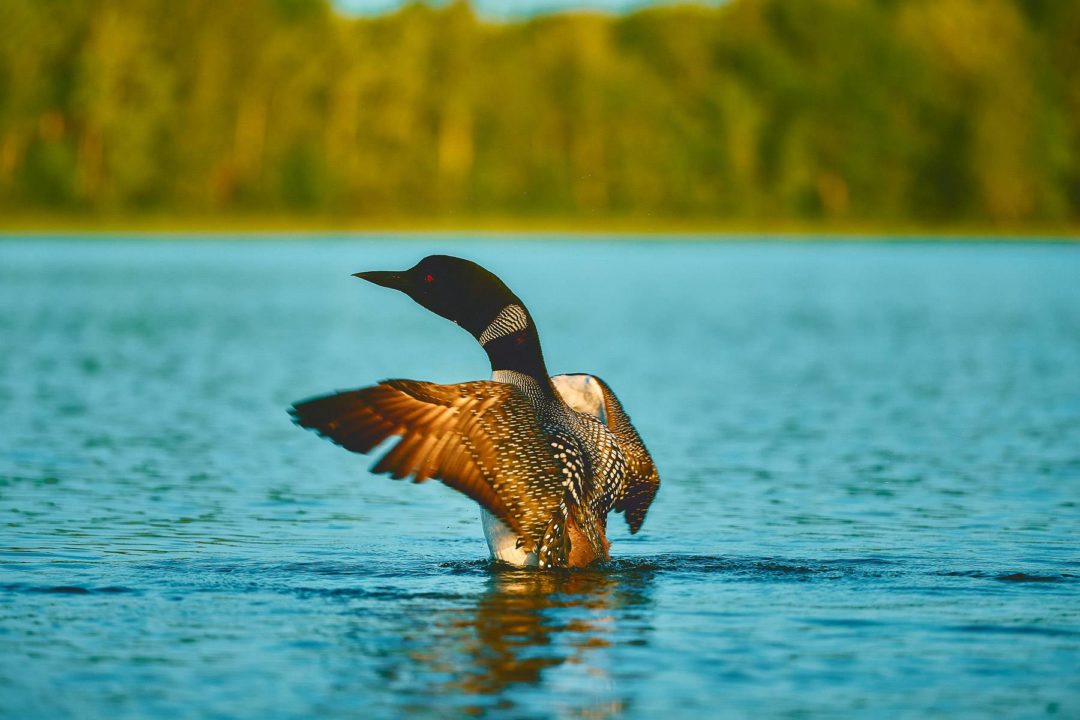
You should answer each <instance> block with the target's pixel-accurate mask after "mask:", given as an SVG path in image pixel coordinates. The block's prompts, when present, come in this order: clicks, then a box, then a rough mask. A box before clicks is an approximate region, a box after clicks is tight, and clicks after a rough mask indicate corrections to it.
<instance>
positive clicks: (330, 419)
mask: <svg viewBox="0 0 1080 720" xmlns="http://www.w3.org/2000/svg"><path fill="white" fill-rule="evenodd" d="M291 413H292V416H293V420H294V421H295V422H296V423H297V424H298V425H300V426H301V427H305V428H308V429H311V430H314V431H316V432H317V433H319V434H320V435H322V436H323V437H325V438H328V439H330V440H331V441H333V442H335V443H337V444H338V445H341V446H342V447H344V448H345V449H347V450H351V451H353V452H358V453H368V452H371V451H372V450H373V449H375V447H377V446H378V445H379V444H381V443H382V442H383V441H385V440H387V439H388V438H390V437H394V436H399V437H400V438H401V439H400V440H399V441H398V442H397V444H395V445H394V446H393V447H392V448H391V449H390V450H389V451H388V452H387V453H386V454H384V455H383V456H382V458H380V459H379V461H378V462H377V463H376V464H375V465H374V466H373V467H372V469H371V470H372V472H376V473H387V474H389V475H390V476H391V477H393V478H405V477H412V478H413V479H414V480H415V481H416V482H423V481H424V480H427V479H428V478H432V477H434V478H438V479H439V480H441V481H442V482H444V483H445V484H447V485H449V486H450V487H452V488H454V489H455V490H458V491H460V492H462V493H464V494H465V495H468V496H469V497H470V498H472V499H473V500H475V501H476V502H478V503H480V504H481V505H482V506H484V507H485V508H487V509H488V510H489V511H490V512H491V513H493V514H494V515H495V516H496V517H498V518H499V519H500V520H502V521H503V522H505V523H506V524H507V525H508V526H509V527H510V528H512V529H513V530H514V531H515V532H517V533H518V534H519V535H520V536H521V537H522V538H524V540H525V543H526V550H531V549H532V547H533V545H535V543H536V542H537V541H538V540H539V539H540V538H541V536H542V535H543V532H544V528H545V527H546V526H547V524H548V522H549V520H550V518H551V515H552V512H553V511H554V510H555V509H556V508H557V507H558V505H559V501H560V500H561V498H562V496H563V492H564V487H563V483H562V477H561V473H560V471H559V470H558V467H557V464H556V460H555V458H554V457H553V456H552V453H551V448H550V447H549V446H548V442H547V440H546V435H545V434H544V433H543V431H542V430H541V428H540V425H539V422H538V421H537V418H536V413H535V411H534V410H533V407H532V405H531V404H530V402H529V400H528V398H526V397H525V395H524V394H523V393H522V392H521V391H520V390H518V389H517V388H516V387H514V386H513V385H508V384H504V383H496V382H483V381H481V382H469V383H461V384H457V385H437V384H434V383H427V382H417V381H414V380H386V381H384V382H382V383H380V384H378V385H374V386H372V387H367V388H362V389H360V390H350V391H346V392H340V393H336V394H334V395H326V396H323V397H317V398H313V399H311V400H305V401H303V402H299V403H297V404H296V405H295V406H293V408H292V410H291Z"/></svg>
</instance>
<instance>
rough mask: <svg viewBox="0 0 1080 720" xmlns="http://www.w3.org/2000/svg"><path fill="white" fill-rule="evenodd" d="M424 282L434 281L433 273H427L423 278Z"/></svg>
mask: <svg viewBox="0 0 1080 720" xmlns="http://www.w3.org/2000/svg"><path fill="white" fill-rule="evenodd" d="M424 282H428V283H432V282H435V276H434V275H428V276H427V277H425V278H424Z"/></svg>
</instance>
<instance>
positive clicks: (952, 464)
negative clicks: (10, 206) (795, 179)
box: [0, 235, 1080, 718]
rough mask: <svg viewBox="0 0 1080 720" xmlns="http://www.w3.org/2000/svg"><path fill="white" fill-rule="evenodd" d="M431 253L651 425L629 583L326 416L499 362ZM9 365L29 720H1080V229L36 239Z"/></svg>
mask: <svg viewBox="0 0 1080 720" xmlns="http://www.w3.org/2000/svg"><path fill="white" fill-rule="evenodd" d="M432 252H448V253H453V254H459V255H463V256H465V257H469V258H471V259H474V260H477V261H479V262H481V263H482V264H484V265H486V266H488V267H489V268H491V269H492V270H494V271H495V272H496V273H498V274H499V275H501V276H502V277H503V278H504V279H505V280H506V281H507V283H508V284H509V285H510V286H511V287H512V288H513V289H515V290H516V291H517V293H518V294H519V295H520V296H521V297H522V298H523V299H524V300H525V301H526V303H527V304H528V305H529V307H530V309H531V310H532V312H533V315H534V316H535V317H536V320H537V324H538V327H539V330H540V334H541V338H542V340H543V343H544V346H545V350H546V356H547V359H548V365H549V367H550V369H551V370H552V371H553V372H576V371H586V372H592V373H595V374H597V375H600V376H601V377H603V378H605V379H606V380H607V381H608V382H609V383H610V384H611V385H612V387H613V388H614V390H615V391H616V392H617V393H618V394H619V395H620V397H621V399H622V400H623V403H624V405H625V406H626V408H627V409H628V411H629V412H630V414H631V415H632V416H633V418H634V420H635V422H636V424H637V426H638V429H639V430H640V431H641V434H642V435H643V437H644V439H645V441H646V442H647V443H648V445H649V447H650V450H651V451H652V454H653V456H654V458H655V459H656V461H657V465H658V466H659V469H660V473H661V477H662V480H663V485H662V487H661V490H660V494H659V496H658V498H657V501H656V503H655V504H654V506H653V508H652V510H651V512H650V514H649V517H648V519H647V520H646V522H645V526H644V528H643V530H642V532H641V533H640V534H639V535H637V536H634V537H631V536H629V534H628V533H627V532H626V530H625V528H624V527H623V525H622V520H621V518H620V517H619V516H615V517H613V523H612V529H613V538H612V539H613V542H614V544H613V547H612V555H613V558H614V559H613V561H612V562H611V563H610V565H608V566H605V567H601V568H597V569H595V570H590V571H582V572H573V573H568V574H548V573H542V572H537V571H520V570H519V571H515V570H506V569H499V568H497V567H493V566H492V565H491V564H490V563H489V562H488V561H487V560H486V559H485V558H486V552H487V549H486V545H485V543H484V540H483V537H482V534H481V531H480V525H479V518H478V512H477V509H476V507H475V506H474V505H473V504H471V503H470V502H469V501H468V500H466V499H464V498H462V497H459V496H457V495H455V494H454V493H453V492H452V491H450V490H449V489H447V488H446V487H444V486H442V485H441V484H439V483H437V482H429V483H426V484H423V485H419V486H416V485H411V484H406V483H400V482H394V481H391V480H388V479H386V478H384V477H380V476H372V475H370V474H368V473H367V471H366V468H367V467H368V466H369V465H370V464H371V460H370V459H368V458H365V457H362V456H358V455H352V454H349V453H347V452H345V451H343V450H341V449H340V448H337V447H335V446H333V445H331V444H330V443H328V442H326V441H324V440H321V439H319V438H317V437H316V436H314V435H312V434H310V433H306V432H303V431H301V430H299V429H297V428H295V427H294V426H292V425H291V424H290V422H289V420H288V417H287V415H286V412H285V411H286V407H287V406H288V405H289V404H290V403H291V402H292V401H295V400H298V399H302V398H305V397H308V396H310V395H314V394H319V393H322V392H326V391H330V390H334V389H344V388H351V387H359V386H363V385H367V384H370V383H372V382H375V381H377V380H380V379H383V378H387V377H407V378H417V379H426V380H433V381H437V382H456V381H462V380H467V379H476V378H485V377H487V374H488V368H487V366H486V364H485V357H484V355H483V353H482V351H481V350H480V349H479V347H478V346H477V345H476V344H475V343H474V342H473V341H472V339H471V338H470V337H468V336H467V335H466V334H465V333H463V332H462V331H461V330H460V329H458V328H456V327H454V326H453V325H451V324H449V323H447V322H446V321H444V320H442V319H440V318H437V317H435V316H433V315H430V314H429V313H427V312H426V311H424V310H423V309H421V308H419V307H418V306H416V305H414V304H413V303H412V302H411V301H409V300H408V299H407V298H406V297H404V296H403V295H400V294H397V293H393V292H391V291H388V290H385V289H382V288H378V287H375V286H373V285H369V284H366V283H362V282H360V281H358V280H355V279H353V278H350V277H349V275H350V273H353V272H356V271H359V270H368V269H393V268H402V267H406V266H409V265H412V264H413V263H414V262H415V261H416V260H417V259H419V258H420V257H422V256H423V255H426V254H429V253H432ZM0 348H2V350H3V351H2V353H0V716H3V717H9V718H175V717H221V718H226V717H227V718H310V717H319V718H332V717H365V718H382V717H386V718H391V717H401V716H404V715H409V716H416V717H423V716H439V717H446V716H456V715H466V714H467V715H475V716H487V717H513V718H531V717H537V718H540V717H572V718H577V717H586V718H623V717H625V718H655V717H689V716H702V715H708V716H715V717H728V716H730V717H754V718H758V717H811V716H812V717H868V718H869V717H873V718H878V717H913V718H915V717H919V718H921V717H925V716H928V715H936V716H943V717H969V716H976V717H977V716H985V717H991V716H992V717H1042V716H1059V717H1074V718H1075V717H1080V550H1078V541H1080V509H1078V503H1080V245H1067V244H1065V245H1062V244H1036V243H1015V244H1008V243H1005V244H998V243H994V244H980V243H961V244H951V243H941V244H936V243H889V244H874V243H858V242H840V243H815V242H798V243H769V242H722V243H715V242H708V241H704V240H695V241H678V240H668V241H665V242H647V241H643V240H641V239H634V238H622V239H619V238H588V239H583V238H578V239H575V238H572V237H565V236H563V237H550V238H544V237H532V238H528V239H521V238H518V239H513V238H486V239H481V240H470V239H467V238H464V237H458V236H453V235H414V236H396V237H387V236H382V237H380V236H370V237H358V238H357V237H354V238H335V237H322V236H317V237H306V238H300V239H288V240H286V239H280V240H269V241H267V240H257V239H253V238H241V239H225V238H208V237H197V238H192V237H167V238H161V237H156V238H155V237H151V238H142V237H127V238H104V237H93V238H49V237H34V238H6V239H3V240H0Z"/></svg>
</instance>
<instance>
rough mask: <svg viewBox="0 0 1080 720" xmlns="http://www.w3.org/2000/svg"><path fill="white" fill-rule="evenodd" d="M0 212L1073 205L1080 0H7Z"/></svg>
mask: <svg viewBox="0 0 1080 720" xmlns="http://www.w3.org/2000/svg"><path fill="white" fill-rule="evenodd" d="M0 26H2V27H4V28H6V30H5V32H4V33H0V209H3V210H5V211H6V212H13V211H32V210H38V211H46V212H51V211H61V210H62V211H76V212H110V213H116V212H120V213H125V212H139V211H146V210H160V211H169V212H175V213H181V214H182V213H194V214H206V213H230V212H268V213H275V212H279V211H281V212H288V213H294V214H313V215H323V214H328V213H329V214H334V215H348V216H354V217H379V218H385V217H406V216H408V217H449V218H453V217H476V216H483V215H492V216H503V217H504V216H510V215H516V216H523V217H568V218H575V217H577V218H612V217H620V218H621V217H628V218H635V217H642V218H644V217H652V218H656V219H663V218H702V219H728V220H794V221H798V220H817V219H821V220H831V221H846V222H856V223H871V224H872V223H882V224H885V223H887V224H894V223H906V222H987V223H1001V224H1017V223H1075V222H1076V221H1077V220H1080V83H1078V82H1077V81H1076V78H1077V77H1080V3H1074V2H1055V1H1054V0H1039V1H1036V0H907V1H905V2H899V1H896V0H876V1H873V0H800V1H799V2H789V1H786V0H731V1H730V2H728V3H726V4H724V5H722V6H719V7H714V8H706V7H699V6H685V7H660V8H653V9H648V10H643V11H639V12H636V13H633V14H630V15H627V16H624V17H609V16H603V15H596V14H588V13H578V14H564V15H553V16H542V17H538V18H534V19H531V20H528V21H522V22H515V23H505V24H497V23H489V22H485V21H483V20H481V19H478V18H477V17H476V16H475V15H474V13H473V12H472V10H471V8H470V7H469V6H468V4H467V3H464V2H456V3H451V4H449V5H444V6H441V7H438V8H433V7H429V6H427V5H423V4H414V5H408V6H406V7H404V8H402V9H401V10H400V11H398V12H396V13H394V14H391V15H387V16H383V17H376V18H349V17H344V16H341V15H338V14H336V13H335V12H334V11H332V10H331V8H330V7H329V6H328V5H327V3H326V1H325V0H235V1H233V2H225V3H223V2H217V1H216V0H186V1H185V2H182V3H177V2H174V1H173V0H4V2H3V3H0Z"/></svg>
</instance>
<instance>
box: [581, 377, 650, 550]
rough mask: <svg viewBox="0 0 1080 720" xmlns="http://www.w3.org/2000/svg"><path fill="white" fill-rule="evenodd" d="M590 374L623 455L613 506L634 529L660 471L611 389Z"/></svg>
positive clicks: (645, 508)
mask: <svg viewBox="0 0 1080 720" xmlns="http://www.w3.org/2000/svg"><path fill="white" fill-rule="evenodd" d="M592 378H593V379H594V380H596V382H597V383H598V384H599V385H600V390H601V392H602V393H603V396H604V414H605V415H606V419H607V425H608V429H609V430H610V431H611V432H612V434H613V435H615V438H616V439H617V440H618V441H619V449H620V450H622V452H623V455H624V456H625V458H626V481H625V485H624V489H623V493H622V494H621V495H620V496H619V497H618V498H617V499H616V500H615V510H616V511H617V512H621V513H623V514H624V517H625V518H626V524H627V525H629V526H630V532H631V533H636V532H637V531H638V530H640V529H641V524H642V523H643V522H645V513H647V512H648V511H649V506H650V505H652V501H653V498H655V497H656V492H657V491H658V490H659V489H660V474H659V473H657V471H656V465H654V464H653V460H652V456H651V455H649V451H648V450H647V449H646V448H645V443H644V442H643V441H642V440H641V436H640V435H638V431H637V430H636V429H635V428H634V426H633V424H632V423H631V422H630V416H629V415H627V414H626V411H625V410H623V407H622V404H621V403H620V402H619V399H618V398H617V397H615V393H613V392H612V391H611V388H610V387H608V384H607V383H606V382H604V381H603V380H601V379H600V378H598V377H596V376H592Z"/></svg>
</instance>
